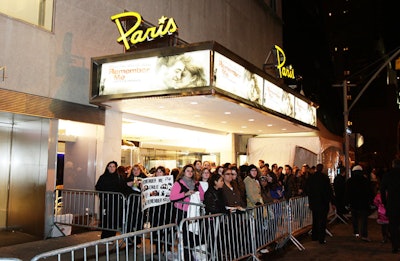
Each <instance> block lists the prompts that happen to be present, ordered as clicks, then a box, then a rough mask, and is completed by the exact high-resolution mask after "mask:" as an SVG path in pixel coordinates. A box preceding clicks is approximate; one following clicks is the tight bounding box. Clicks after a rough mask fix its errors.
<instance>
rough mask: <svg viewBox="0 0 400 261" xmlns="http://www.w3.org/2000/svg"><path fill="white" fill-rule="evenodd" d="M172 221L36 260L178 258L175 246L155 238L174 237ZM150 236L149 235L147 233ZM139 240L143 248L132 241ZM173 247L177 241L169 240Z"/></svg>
mask: <svg viewBox="0 0 400 261" xmlns="http://www.w3.org/2000/svg"><path fill="white" fill-rule="evenodd" d="M176 231H177V227H176V225H175V224H170V225H165V226H160V227H155V228H150V229H146V230H141V231H136V232H131V233H126V234H121V235H118V236H115V237H110V238H105V239H101V240H96V241H92V242H87V243H83V244H80V245H76V246H71V247H65V248H61V249H57V250H53V251H49V252H45V253H42V254H39V255H36V256H35V257H33V258H32V259H31V261H36V260H178V258H179V257H178V253H177V250H176V247H172V248H168V247H167V246H166V245H163V244H162V243H160V241H157V238H159V237H160V235H161V234H165V235H168V236H169V237H171V238H172V239H173V240H174V238H175V237H174V236H173V235H175V233H176ZM148 235H150V236H148ZM137 241H142V247H141V248H137V247H136V245H135V243H136V242H137ZM172 244H173V246H176V242H175V241H173V242H172Z"/></svg>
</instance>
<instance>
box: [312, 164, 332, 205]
mask: <svg viewBox="0 0 400 261" xmlns="http://www.w3.org/2000/svg"><path fill="white" fill-rule="evenodd" d="M306 194H307V196H308V201H309V204H310V209H311V210H317V209H318V210H321V211H329V203H330V202H332V203H333V192H332V187H331V183H330V180H329V177H328V176H327V175H326V174H323V173H322V172H315V173H314V174H312V175H311V176H310V177H309V178H308V180H307V183H306Z"/></svg>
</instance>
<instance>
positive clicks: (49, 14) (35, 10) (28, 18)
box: [0, 0, 54, 31]
mask: <svg viewBox="0 0 400 261" xmlns="http://www.w3.org/2000/svg"><path fill="white" fill-rule="evenodd" d="M53 7H54V0H18V1H15V0H2V1H1V2H0V12H1V13H3V14H5V15H8V16H11V17H14V18H17V19H20V20H22V21H25V22H28V23H31V24H34V25H37V26H39V27H41V28H44V29H46V30H49V31H51V30H52V27H53V10H54V8H53Z"/></svg>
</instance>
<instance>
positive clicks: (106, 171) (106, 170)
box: [104, 160, 118, 173]
mask: <svg viewBox="0 0 400 261" xmlns="http://www.w3.org/2000/svg"><path fill="white" fill-rule="evenodd" d="M110 164H115V172H117V168H118V163H117V162H116V161H114V160H113V161H110V162H108V163H107V166H106V169H105V170H104V173H110V172H109V171H108V166H110Z"/></svg>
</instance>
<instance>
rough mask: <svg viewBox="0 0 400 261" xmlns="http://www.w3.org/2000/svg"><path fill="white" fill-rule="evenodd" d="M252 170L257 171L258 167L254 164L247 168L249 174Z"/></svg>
mask: <svg viewBox="0 0 400 261" xmlns="http://www.w3.org/2000/svg"><path fill="white" fill-rule="evenodd" d="M252 169H257V167H256V165H254V164H251V165H249V167H248V168H247V172H250V170H252Z"/></svg>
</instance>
